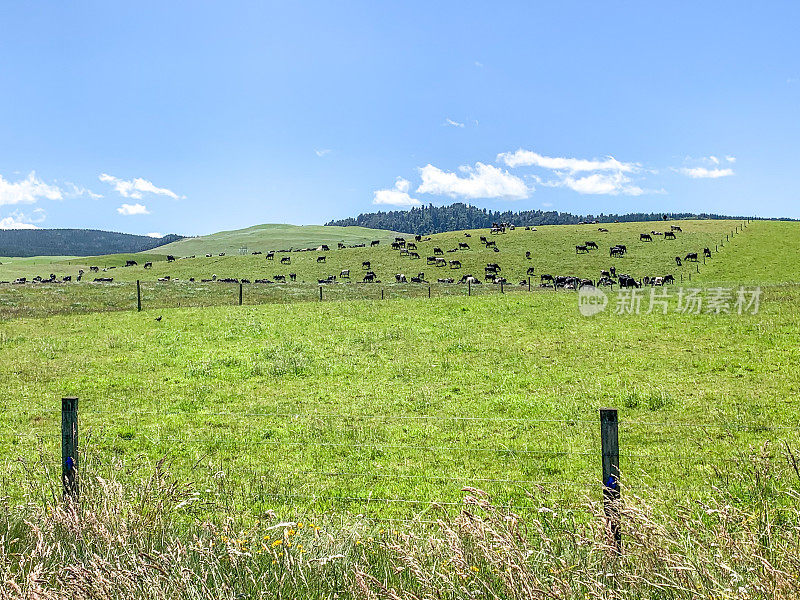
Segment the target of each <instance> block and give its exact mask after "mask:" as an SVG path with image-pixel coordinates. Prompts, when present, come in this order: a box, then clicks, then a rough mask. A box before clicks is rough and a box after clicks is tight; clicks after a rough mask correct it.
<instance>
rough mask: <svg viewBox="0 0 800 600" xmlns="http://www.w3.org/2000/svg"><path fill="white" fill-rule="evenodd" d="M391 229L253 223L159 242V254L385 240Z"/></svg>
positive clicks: (311, 246) (251, 250)
mask: <svg viewBox="0 0 800 600" xmlns="http://www.w3.org/2000/svg"><path fill="white" fill-rule="evenodd" d="M395 235H402V234H400V233H397V232H395V231H385V230H375V229H367V228H364V227H329V226H324V225H286V224H265V225H254V226H253V227H248V228H246V229H235V230H233V231H220V232H218V233H212V234H211V235H203V236H200V237H192V238H184V239H182V240H180V241H177V242H173V243H171V244H167V245H166V246H159V248H158V253H159V254H174V255H176V256H191V255H192V254H205V253H215V254H216V253H219V252H225V253H227V254H236V253H238V252H239V250H240V249H242V248H247V251H248V252H253V251H254V250H260V251H262V252H263V251H264V250H283V249H287V250H288V249H290V248H295V249H297V248H314V247H317V246H320V245H321V244H328V245H332V246H334V247H335V246H336V244H337V243H339V242H342V243H344V244H346V245H348V246H350V245H352V244H361V243H369V242H370V241H372V240H382V241H386V240H388V239H391V238H393V237H394V236H395Z"/></svg>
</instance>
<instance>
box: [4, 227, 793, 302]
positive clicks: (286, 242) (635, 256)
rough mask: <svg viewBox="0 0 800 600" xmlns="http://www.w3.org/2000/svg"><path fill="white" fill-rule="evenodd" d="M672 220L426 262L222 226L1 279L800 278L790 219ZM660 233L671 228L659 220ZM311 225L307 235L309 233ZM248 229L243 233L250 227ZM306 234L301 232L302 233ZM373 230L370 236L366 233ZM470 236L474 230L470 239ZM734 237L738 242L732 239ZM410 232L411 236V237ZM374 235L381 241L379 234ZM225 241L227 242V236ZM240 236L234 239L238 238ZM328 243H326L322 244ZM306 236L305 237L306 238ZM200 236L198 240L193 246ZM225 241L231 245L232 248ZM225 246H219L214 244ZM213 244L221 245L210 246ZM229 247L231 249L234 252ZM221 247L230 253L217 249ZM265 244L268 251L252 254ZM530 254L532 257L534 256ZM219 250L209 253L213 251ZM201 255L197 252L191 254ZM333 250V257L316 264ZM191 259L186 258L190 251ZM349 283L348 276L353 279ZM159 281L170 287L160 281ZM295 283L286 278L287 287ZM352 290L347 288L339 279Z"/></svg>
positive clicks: (8, 269) (381, 250)
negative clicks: (603, 274) (134, 251)
mask: <svg viewBox="0 0 800 600" xmlns="http://www.w3.org/2000/svg"><path fill="white" fill-rule="evenodd" d="M669 224H670V225H677V226H680V227H681V228H682V229H683V231H682V232H680V233H678V235H677V239H675V240H665V239H663V238H664V236H654V238H655V239H654V241H653V242H640V241H639V234H640V233H645V232H649V231H651V230H652V229H653V226H654V224H653V223H652V222H650V223H609V224H604V225H603V228H604V229H608V232H600V231H598V225H588V224H586V225H550V226H541V227H537V228H535V230H525V229H524V228H520V227H518V228H517V229H516V230H514V231H508V232H507V233H505V234H501V235H491V234H489V232H488V230H486V229H479V230H472V231H459V232H448V233H441V234H434V235H433V236H430V239H426V240H424V241H422V242H418V243H417V252H418V254H419V255H420V258H419V259H415V258H412V257H411V256H410V255H408V256H406V255H402V254H401V253H400V252H398V251H397V250H393V249H392V248H391V245H390V244H389V243H387V242H386V241H385V240H386V238H387V237H388V238H390V240H391V239H393V238H394V233H393V232H381V233H382V238H381V239H382V240H384V241H382V242H381V243H380V245H378V246H377V247H370V245H369V244H367V246H366V247H363V248H345V249H338V248H337V246H336V243H335V240H336V239H337V237H338V239H342V238H344V239H346V240H348V242H347V243H348V244H350V243H351V242H357V241H358V240H364V239H370V238H372V237H373V235H374V234H375V233H376V232H374V231H373V230H363V229H358V228H353V229H355V230H356V233H353V232H351V231H350V229H351V228H346V229H347V231H348V234H349V235H348V236H343V235H341V234H340V235H339V236H334V237H333V238H321V237H315V236H314V235H313V234H314V233H315V232H319V231H320V230H322V232H326V231H329V230H331V231H336V228H329V227H316V228H311V227H302V228H301V227H292V226H272V227H269V228H266V229H265V228H264V226H260V227H255V228H251V229H253V230H255V232H254V233H253V234H252V236H251V237H250V239H251V240H254V241H253V242H250V243H246V242H244V241H243V240H245V239H246V238H247V234H246V232H248V231H249V230H242V232H223V233H220V234H215V235H214V236H207V237H208V238H212V239H216V238H217V237H218V238H219V241H218V242H213V241H212V243H208V242H205V241H203V239H202V238H196V239H187V240H182V241H180V242H177V243H175V244H169V245H167V246H163V247H160V248H158V249H155V250H153V251H150V252H148V253H147V254H139V255H129V254H128V255H123V254H117V255H109V256H95V257H83V258H74V257H64V258H59V259H47V258H36V259H30V258H29V259H15V260H12V261H6V260H3V261H2V262H3V264H2V265H0V280H3V281H8V280H13V279H15V278H17V277H28V278H31V277H33V276H36V275H39V276H41V277H45V278H46V277H48V276H49V274H50V273H54V274H56V275H57V276H58V277H62V276H64V275H72V276H73V277H74V276H75V275H77V272H78V269H84V270H85V271H87V272H88V270H89V266H92V265H94V266H98V267H100V268H101V269H102V268H104V267H108V268H111V267H116V268H114V270H113V271H111V270H109V271H108V272H107V273H106V276H110V277H111V276H113V277H114V281H115V282H126V281H128V282H132V281H136V280H142V282H143V283H144V282H153V283H154V284H155V283H156V280H157V279H158V278H166V277H169V278H171V279H173V280H181V281H187V280H189V279H190V278H195V279H196V280H197V281H198V282H199V280H201V279H208V278H213V276H215V275H216V276H217V278H220V279H221V278H237V279H238V278H247V279H250V280H251V281H252V280H256V279H262V278H266V279H273V278H274V277H275V276H276V275H283V276H285V277H287V279H288V276H289V274H290V273H296V276H297V284H298V285H299V284H300V283H302V282H306V283H313V284H314V285H316V283H317V280H318V279H322V278H325V277H328V276H330V275H337V276H338V275H339V273H340V271H341V270H343V269H349V270H350V271H351V278H350V280H351V281H352V282H358V281H361V280H362V279H363V277H364V273H365V272H366V269H365V268H364V267H363V266H362V264H363V263H364V262H366V261H369V262H370V269H371V270H373V271H374V272H375V273H376V275H377V277H378V279H380V280H381V281H382V282H383V283H384V284H386V283H392V282H394V280H395V275H396V274H399V273H402V274H405V275H406V276H407V277H408V278H410V277H411V276H415V275H417V274H418V273H419V272H424V273H425V277H426V280H428V281H433V282H436V281H437V279H439V278H448V277H453V278H455V279H458V278H460V277H461V276H463V275H465V274H467V273H472V274H473V275H475V276H477V277H480V278H481V279H482V278H483V275H484V267H485V266H486V264H487V263H498V264H499V265H500V266H501V267H502V275H503V276H504V277H506V278H507V279H508V281H509V282H513V283H515V284H516V283H519V282H520V281H523V280H527V277H528V269H529V268H533V283H534V284H538V282H539V276H540V275H541V274H553V275H574V276H578V277H585V278H589V279H593V280H595V279H597V278H598V277H599V276H600V271H601V269H608V268H610V267H611V266H615V267H616V268H617V270H618V271H619V272H620V273H629V274H631V275H633V276H634V277H636V278H641V277H644V276H656V275H667V274H672V275H673V276H674V277H675V278H676V280H677V282H678V283H680V282H681V281H682V277H683V278H684V279H686V280H688V278H689V276H690V275H691V279H692V281H693V282H694V281H697V282H698V283H700V282H703V283H704V284H708V283H712V282H738V283H762V284H766V283H784V282H798V281H800V266H799V263H798V262H797V261H796V260H794V257H796V256H797V254H798V252H800V224H798V223H796V222H790V221H752V222H751V223H749V224H748V226H747V227H746V228H744V230H743V232H742V233H737V234H736V235H735V236H732V237H731V232H733V231H734V230H736V228H737V227H739V228H741V226H742V222H741V221H723V220H708V221H694V220H690V221H670V222H669ZM660 228H661V229H662V230H663V229H664V228H667V229H668V228H669V227H668V226H666V225H661V227H660ZM309 231H310V232H311V233H310V234H307V232H309ZM243 232H245V233H243ZM299 232H302V235H300V234H299ZM363 232H368V233H363ZM467 234H469V235H470V237H467ZM481 236H485V237H489V238H490V239H491V240H494V241H495V242H496V244H497V246H498V252H495V251H494V250H493V249H491V248H486V247H484V245H483V244H482V243H481V242H480V237H481ZM726 236H729V237H730V241H727V240H726ZM406 238H407V239H409V240H410V239H412V238H411V236H406ZM375 239H378V238H377V236H376V238H375ZM226 240H227V242H226ZM234 240H235V241H234ZM323 240H325V242H323ZM589 240H593V241H596V242H597V244H598V246H599V249H598V250H592V251H591V252H590V253H587V254H577V253H576V250H575V246H576V245H582V244H584V243H585V242H586V241H589ZM303 241H304V242H305V243H300V242H303ZM192 242H195V243H197V244H198V245H192ZM226 243H227V245H226ZM244 243H246V245H247V247H248V254H247V255H240V254H239V252H238V248H239V247H240V245H241V244H244ZM318 243H328V244H329V246H330V251H329V252H296V251H295V252H291V253H281V252H278V253H276V255H275V257H274V259H273V260H268V259H267V257H266V253H265V251H266V250H267V249H270V248H274V249H281V248H285V249H288V247H289V246H295V247H296V248H297V247H300V248H305V247H308V246H309V245H313V244H318ZM459 243H468V245H469V249H460V250H455V251H453V252H448V250H453V249H455V248H458V246H459ZM214 244H217V245H214ZM614 244H625V245H627V246H628V249H629V252H628V254H626V255H625V256H624V257H622V258H615V259H611V258H610V257H609V247H610V246H611V245H614ZM437 247H438V248H441V249H442V250H443V258H445V259H446V261H448V262H447V264H446V265H445V266H443V267H438V268H437V267H436V266H434V265H431V264H427V263H428V261H427V257H429V256H432V255H433V254H435V252H434V248H437ZM705 247H709V248H710V249H711V251H712V254H713V256H712V258H711V259H708V260H706V261H703V259H702V256H701V258H700V260H699V261H698V262H697V263H692V262H684V264H683V266H681V267H678V266H677V265H676V262H675V256H681V257H685V256H686V254H688V253H692V252H700V253H701V255H702V250H703V248H705ZM212 248H213V249H214V250H215V251H214V252H206V250H209V251H210V250H211V249H212ZM230 248H233V250H232V251H231V250H230ZM216 250H221V251H224V252H225V256H219V254H220V253H221V252H217V251H216ZM254 251H258V252H262V254H256V255H254V254H252V252H254ZM526 252H530V258H526ZM167 253H169V254H174V255H175V256H176V257H177V258H178V260H177V261H175V262H172V263H168V262H167V261H166V254H167ZM207 253H209V254H213V256H211V257H206V254H207ZM192 256H194V258H191V257H192ZM321 256H325V261H324V262H322V261H318V259H319V258H320V257H321ZM184 257H188V258H184ZM282 258H284V259H288V264H283V263H282V262H281V260H280V259H282ZM126 260H136V261H137V262H138V265H137V266H133V267H128V268H119V267H122V266H123V265H125V262H126ZM451 260H458V261H460V263H461V268H454V265H450V264H449V261H451ZM147 261H151V262H152V263H153V266H152V268H148V269H144V266H143V265H144V263H145V262H147ZM345 281H347V280H345ZM160 285H161V287H163V286H164V284H163V283H162V284H160ZM287 285H288V284H287ZM340 287H344V286H340ZM359 289H360V288H359Z"/></svg>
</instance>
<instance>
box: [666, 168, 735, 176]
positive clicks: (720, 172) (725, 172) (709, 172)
mask: <svg viewBox="0 0 800 600" xmlns="http://www.w3.org/2000/svg"><path fill="white" fill-rule="evenodd" d="M676 170H677V171H678V172H679V173H682V174H683V175H686V176H687V177H691V178H692V179H718V178H720V177H729V176H731V175H733V169H706V168H705V167H684V168H682V169H676Z"/></svg>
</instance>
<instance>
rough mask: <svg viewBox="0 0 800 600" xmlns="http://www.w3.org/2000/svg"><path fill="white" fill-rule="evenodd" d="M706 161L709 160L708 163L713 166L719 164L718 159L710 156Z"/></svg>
mask: <svg viewBox="0 0 800 600" xmlns="http://www.w3.org/2000/svg"><path fill="white" fill-rule="evenodd" d="M708 160H710V161H711V162H712V163H714V164H715V165H718V164H719V159H718V158H717V157H716V156H713V155H712V156H709V157H708Z"/></svg>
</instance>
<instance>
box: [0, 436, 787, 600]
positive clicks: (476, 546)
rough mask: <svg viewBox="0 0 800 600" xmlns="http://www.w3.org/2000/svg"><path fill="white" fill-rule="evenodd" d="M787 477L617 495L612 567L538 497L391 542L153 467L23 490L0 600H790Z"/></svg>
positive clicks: (754, 468) (597, 508) (777, 470)
mask: <svg viewBox="0 0 800 600" xmlns="http://www.w3.org/2000/svg"><path fill="white" fill-rule="evenodd" d="M787 460H788V462H786V461H787ZM109 472H113V469H112V470H110V471H109ZM798 479H800V474H798V472H797V471H796V470H795V469H794V467H793V466H792V462H791V457H790V456H789V455H788V454H786V455H784V456H781V455H780V454H779V453H776V452H772V451H771V450H769V449H764V450H762V451H759V452H756V453H754V454H753V455H752V456H750V457H747V458H743V459H742V461H740V464H739V465H737V469H736V470H735V471H733V472H732V473H731V474H725V475H723V474H720V475H719V476H718V477H717V479H716V482H717V484H718V487H716V488H714V490H713V493H712V494H711V495H710V500H708V501H706V502H698V501H691V500H685V501H679V502H674V503H669V504H666V503H664V504H659V503H653V502H648V500H647V499H646V498H641V497H637V496H635V495H632V494H631V493H630V492H627V491H626V493H625V495H624V503H623V504H622V505H621V506H620V507H619V508H620V511H621V514H622V532H623V541H624V542H623V543H624V548H623V552H622V554H621V555H617V554H616V553H615V552H614V548H613V547H612V546H611V544H610V539H609V532H608V529H607V524H606V522H605V519H604V517H603V510H602V506H601V505H600V504H598V503H593V502H589V501H587V502H586V503H585V505H584V506H583V508H582V509H581V510H579V511H574V510H572V511H570V510H563V511H562V510H561V509H560V508H559V507H558V506H556V505H554V504H553V503H552V502H550V501H549V500H548V499H547V497H546V495H544V493H543V492H541V491H533V492H532V499H535V500H536V501H537V502H538V503H539V505H540V509H539V510H538V512H536V513H535V514H534V515H533V516H531V517H528V518H525V519H523V518H521V517H520V516H518V515H515V514H511V513H509V512H506V511H503V510H500V509H498V508H497V507H495V506H494V505H493V504H492V502H491V499H490V498H488V497H487V496H486V494H485V493H483V492H482V491H480V490H478V489H473V488H465V498H464V504H463V509H462V510H461V511H460V512H459V513H458V514H457V515H454V516H451V517H448V516H446V515H445V514H444V513H443V514H442V516H441V518H439V519H438V521H437V522H436V523H435V525H430V524H428V525H425V524H422V523H419V524H413V523H410V524H407V525H405V526H404V527H402V528H397V529H393V528H386V527H385V526H383V527H382V526H381V525H380V524H378V523H370V522H365V521H363V520H359V519H357V518H354V517H351V516H347V515H327V516H322V517H317V518H316V519H312V518H307V519H302V520H297V519H295V520H293V521H291V522H288V521H281V520H280V519H279V518H278V517H277V516H275V515H272V514H271V513H270V514H266V515H263V516H262V517H261V518H260V519H259V520H252V519H250V518H246V517H244V516H243V517H242V518H241V519H238V518H235V517H230V516H227V517H223V516H218V515H219V514H220V513H217V512H215V507H214V506H212V505H209V504H207V503H206V501H205V500H204V499H203V496H202V494H199V493H198V492H197V491H195V490H194V489H192V487H191V486H189V485H186V484H182V483H181V482H179V481H176V480H175V479H174V478H173V477H172V476H171V475H170V473H169V471H168V469H167V468H166V467H165V465H164V463H163V462H162V463H159V464H157V465H154V466H153V467H152V468H151V469H150V472H149V474H148V475H147V476H146V477H141V478H140V480H139V481H137V482H136V484H135V485H129V484H123V483H121V482H120V481H117V480H115V479H114V478H112V477H110V476H106V477H102V476H100V475H99V474H97V473H85V474H84V476H83V481H82V483H83V487H82V496H81V499H80V502H79V503H78V504H74V503H73V504H64V503H63V502H62V501H61V499H60V498H58V497H57V495H56V493H55V491H54V490H53V489H49V488H41V487H37V486H36V485H34V483H33V481H32V483H31V487H30V493H29V495H28V499H27V501H26V502H24V503H17V504H14V505H12V504H11V503H10V501H8V500H5V501H4V502H3V506H2V517H0V599H2V600H6V599H15V600H16V599H22V598H24V599H31V600H33V599H59V600H61V599H64V600H66V599H70V600H83V599H97V600H100V599H103V600H105V599H107V598H111V599H116V598H119V599H122V598H125V599H145V598H147V599H154V600H156V599H157V600H166V599H177V598H181V599H212V598H213V599H220V598H222V599H231V600H240V599H243V598H330V599H334V598H364V599H383V598H390V599H399V598H402V599H409V600H411V599H422V598H437V599H440V598H492V599H499V598H503V599H505V598H514V599H517V598H518V599H522V598H526V599H527V598H597V599H615V598H620V599H622V598H626V599H627V598H686V599H690V598H691V599H695V598H715V599H722V598H731V599H732V598H737V599H745V598H770V599H772V598H778V599H784V598H785V599H789V598H798V597H800V579H798V573H800V548H799V547H798V545H799V544H800V502H798V501H799V500H800V496H798V494H797V489H798ZM631 487H632V486H631Z"/></svg>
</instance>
